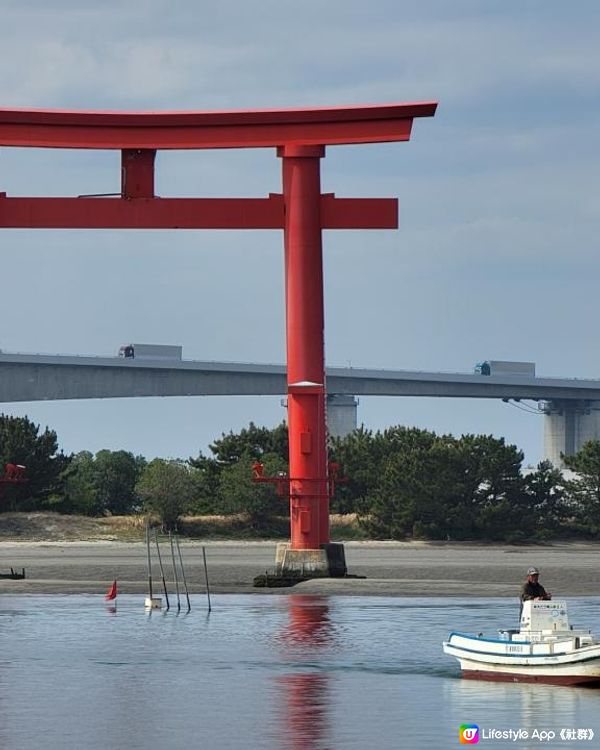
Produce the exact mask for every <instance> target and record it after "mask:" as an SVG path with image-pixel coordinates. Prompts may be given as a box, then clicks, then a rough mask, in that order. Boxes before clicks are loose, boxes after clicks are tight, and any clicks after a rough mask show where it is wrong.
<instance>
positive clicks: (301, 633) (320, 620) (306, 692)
mask: <svg viewBox="0 0 600 750" xmlns="http://www.w3.org/2000/svg"><path fill="white" fill-rule="evenodd" d="M288 605H289V623H288V627H287V628H286V630H285V632H284V633H282V634H281V641H282V642H283V644H284V646H287V647H292V651H293V657H294V659H295V660H296V658H298V661H300V660H301V656H302V654H303V653H306V656H307V661H308V662H309V663H310V664H311V665H312V664H313V662H314V652H315V650H319V649H323V648H325V647H326V646H329V645H331V644H332V643H333V641H334V633H333V628H332V623H331V619H330V616H329V604H328V602H327V599H325V598H324V597H321V596H298V595H296V596H294V595H291V596H289V597H288ZM298 666H299V668H302V667H301V664H299V665H298ZM277 689H278V692H279V693H280V694H281V695H283V697H284V702H285V703H284V710H283V712H282V715H283V718H284V726H283V731H282V734H283V735H284V736H285V738H286V743H285V747H289V748H292V750H319V749H322V748H326V747H327V744H326V737H327V733H328V721H327V718H328V712H329V700H330V691H329V676H328V675H327V673H325V672H321V671H315V670H314V666H311V671H306V672H294V673H290V674H286V675H284V676H283V677H279V678H277Z"/></svg>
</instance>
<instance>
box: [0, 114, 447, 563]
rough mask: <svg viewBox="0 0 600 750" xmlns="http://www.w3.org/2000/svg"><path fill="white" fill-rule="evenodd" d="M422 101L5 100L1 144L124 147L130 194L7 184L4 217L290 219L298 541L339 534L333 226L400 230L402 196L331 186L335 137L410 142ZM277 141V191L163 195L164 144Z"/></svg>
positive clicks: (294, 532) (199, 224)
mask: <svg viewBox="0 0 600 750" xmlns="http://www.w3.org/2000/svg"><path fill="white" fill-rule="evenodd" d="M436 107H437V104H436V103H435V102H420V103H409V104H386V105H372V106H355V107H327V108H314V109H283V110H249V111H225V112H162V113H155V112H91V111H62V110H34V109H27V110H25V109H0V146H13V147H35V148H75V149H117V150H120V151H121V193H120V196H119V197H112V198H111V197H94V196H89V197H86V196H81V197H69V198H47V197H46V198H44V197H19V198H11V197H8V196H7V195H6V193H0V227H7V228H8V227H10V228H27V229H34V228H46V229H69V228H77V229H283V230H284V246H285V285H286V331H287V379H288V424H289V442H290V476H289V494H290V512H291V547H292V549H293V550H317V549H320V548H321V546H322V545H325V544H328V543H329V494H330V493H329V489H330V481H329V479H330V477H329V475H328V465H327V445H326V415H325V358H324V331H323V329H324V318H323V268H322V237H321V235H322V230H323V229H395V228H397V226H398V202H397V199H395V198H387V199H386V198H336V197H335V196H334V195H333V194H322V193H321V185H320V159H321V158H322V157H323V156H324V155H325V146H329V145H338V144H352V143H356V144H358V143H382V142H390V141H408V140H409V138H410V132H411V127H412V122H413V118H415V117H431V116H433V115H434V113H435V110H436ZM265 147H274V148H276V149H277V155H278V156H279V157H281V159H282V163H283V193H282V194H270V195H269V197H268V198H161V197H158V196H157V195H156V194H155V190H154V162H155V158H156V151H157V150H159V149H216V148H265Z"/></svg>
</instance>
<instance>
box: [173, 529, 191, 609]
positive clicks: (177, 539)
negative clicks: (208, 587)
mask: <svg viewBox="0 0 600 750" xmlns="http://www.w3.org/2000/svg"><path fill="white" fill-rule="evenodd" d="M175 546H176V547H177V554H178V555H179V567H180V568H181V577H182V579H183V587H184V589H185V598H186V599H187V605H188V612H189V611H190V610H191V609H192V605H191V604H190V594H189V592H188V585H187V580H186V578H185V570H184V569H183V557H182V556H181V547H180V546H179V537H178V536H177V534H175Z"/></svg>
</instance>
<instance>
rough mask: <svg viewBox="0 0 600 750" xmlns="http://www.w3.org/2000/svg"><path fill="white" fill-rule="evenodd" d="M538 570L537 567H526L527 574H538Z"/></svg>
mask: <svg viewBox="0 0 600 750" xmlns="http://www.w3.org/2000/svg"><path fill="white" fill-rule="evenodd" d="M539 574H540V571H539V570H538V569H537V568H527V575H528V576H539Z"/></svg>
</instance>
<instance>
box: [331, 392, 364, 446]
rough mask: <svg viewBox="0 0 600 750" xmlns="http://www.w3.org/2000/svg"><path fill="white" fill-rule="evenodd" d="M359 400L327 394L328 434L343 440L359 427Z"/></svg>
mask: <svg viewBox="0 0 600 750" xmlns="http://www.w3.org/2000/svg"><path fill="white" fill-rule="evenodd" d="M357 416H358V399H357V398H356V397H355V396H348V395H346V394H341V393H329V394H327V432H328V433H329V436H330V437H336V438H343V437H346V435H348V434H350V433H351V432H353V431H354V430H355V429H356V427H357Z"/></svg>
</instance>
